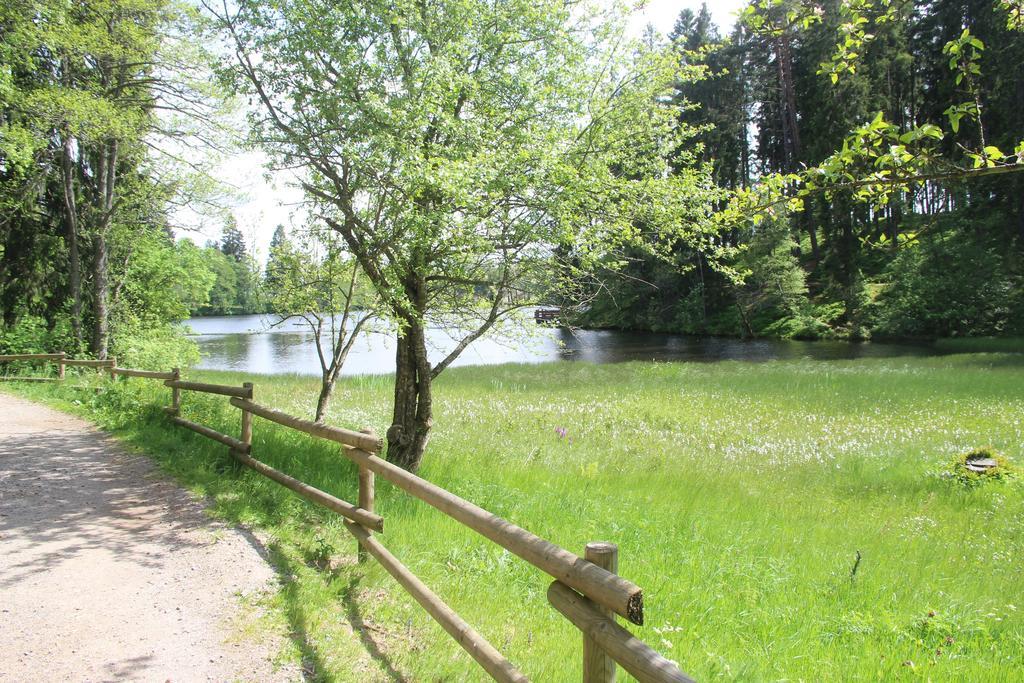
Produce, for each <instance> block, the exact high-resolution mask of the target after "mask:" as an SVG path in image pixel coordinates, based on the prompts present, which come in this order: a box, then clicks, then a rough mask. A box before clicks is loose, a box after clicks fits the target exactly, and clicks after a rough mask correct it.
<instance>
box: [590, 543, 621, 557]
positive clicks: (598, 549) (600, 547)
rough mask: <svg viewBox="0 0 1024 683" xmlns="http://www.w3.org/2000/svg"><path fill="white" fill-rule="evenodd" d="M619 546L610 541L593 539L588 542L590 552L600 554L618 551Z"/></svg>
mask: <svg viewBox="0 0 1024 683" xmlns="http://www.w3.org/2000/svg"><path fill="white" fill-rule="evenodd" d="M618 550H619V546H618V545H616V544H615V543H612V542H610V541H592V542H590V543H588V544H587V552H588V553H596V554H598V555H606V554H611V553H614V552H618Z"/></svg>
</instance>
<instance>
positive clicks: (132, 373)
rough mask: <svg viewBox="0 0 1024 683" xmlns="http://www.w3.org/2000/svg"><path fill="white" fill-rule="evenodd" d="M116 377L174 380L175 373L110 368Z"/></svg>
mask: <svg viewBox="0 0 1024 683" xmlns="http://www.w3.org/2000/svg"><path fill="white" fill-rule="evenodd" d="M110 372H111V373H112V374H114V375H124V376H125V377H148V378H149V379H174V373H173V372H155V371H153V370H130V369H128V368H110Z"/></svg>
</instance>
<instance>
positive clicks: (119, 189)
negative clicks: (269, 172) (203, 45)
mask: <svg viewBox="0 0 1024 683" xmlns="http://www.w3.org/2000/svg"><path fill="white" fill-rule="evenodd" d="M192 14H193V13H192V12H191V11H190V10H188V9H187V8H186V7H185V6H183V5H181V6H179V5H176V4H174V3H172V2H170V1H168V0H131V1H130V2H125V1H123V0H89V1H87V2H76V3H63V2H54V1H51V0H41V1H40V2H32V3H6V4H4V6H3V7H2V8H0V33H2V35H3V38H4V40H3V45H4V48H3V52H2V54H0V56H2V60H3V64H4V69H2V70H0V71H2V75H0V106H2V110H3V111H2V115H0V139H2V140H3V143H2V144H0V155H2V163H0V166H2V167H3V169H4V170H3V175H4V185H3V189H2V191H3V194H4V197H3V204H4V205H5V207H6V206H10V207H11V208H12V209H14V211H13V212H12V214H11V218H12V219H13V220H12V224H13V222H17V223H18V224H19V225H18V227H19V228H22V227H27V226H28V225H29V224H34V225H35V226H37V229H38V230H40V231H42V232H44V233H46V234H55V235H57V234H59V237H60V242H61V243H60V244H56V243H53V242H52V241H51V242H49V244H48V250H49V251H48V254H47V255H48V257H49V258H50V259H51V260H53V259H54V258H59V259H60V261H62V262H64V263H66V267H63V268H60V269H59V270H60V271H63V272H60V273H59V275H55V276H54V277H52V278H51V280H50V282H48V284H47V289H48V292H47V296H46V297H45V299H46V302H45V304H43V307H44V308H45V313H46V315H47V317H48V319H49V321H50V322H51V323H54V324H55V322H56V321H57V319H58V317H60V316H62V315H66V316H68V317H69V318H70V326H71V328H72V335H73V338H74V343H73V345H72V346H73V347H74V349H75V350H81V349H83V348H84V345H85V337H86V336H87V335H86V329H87V328H91V335H88V336H89V337H90V339H89V342H88V346H89V349H90V350H91V352H92V353H93V354H94V355H96V356H98V357H101V358H102V357H105V356H106V355H107V353H108V351H109V349H110V344H111V334H112V333H111V314H112V296H113V294H114V292H113V290H114V289H115V288H116V287H117V286H118V283H117V282H116V281H114V279H113V276H114V270H112V268H113V267H114V266H113V265H112V261H111V259H112V258H113V256H112V255H113V253H114V252H116V251H120V252H121V253H122V254H124V253H127V254H129V255H130V254H131V253H133V250H132V249H130V248H124V249H122V246H123V245H119V244H116V243H114V242H113V241H112V240H114V239H124V240H126V243H125V244H127V245H130V244H131V242H132V240H133V239H135V238H137V237H139V236H140V235H142V234H143V233H145V232H146V231H148V230H149V229H150V228H151V227H153V226H154V225H156V224H157V223H160V228H161V229H166V225H165V224H163V222H162V220H160V219H159V217H158V216H157V214H160V213H162V212H163V211H165V210H166V208H167V206H168V205H169V204H171V203H172V202H173V201H174V197H175V196H176V195H178V194H179V191H180V190H182V186H183V185H184V182H183V180H184V177H183V175H182V174H179V173H177V170H178V168H179V164H178V161H180V160H178V161H176V160H175V158H174V155H173V154H172V153H170V152H169V150H168V147H169V146H173V145H177V146H182V145H188V144H190V143H191V142H192V141H194V140H193V138H195V139H198V138H199V137H202V136H192V135H190V134H189V133H188V132H187V131H186V128H187V126H183V125H181V124H182V121H183V119H190V118H194V119H202V118H204V112H207V111H209V109H208V108H209V105H210V103H211V102H214V101H215V99H216V98H215V97H212V95H213V93H212V92H211V91H208V90H207V91H205V92H203V95H202V96H200V95H198V92H199V90H197V89H196V87H194V86H196V83H197V82H196V81H194V80H193V81H190V76H191V75H193V72H194V70H195V69H196V68H198V67H197V66H196V65H197V64H198V63H199V62H200V61H201V56H200V55H199V53H198V52H197V50H196V48H194V47H191V46H190V47H187V48H186V47H184V42H183V41H182V40H181V37H182V34H183V33H186V32H187V31H188V26H189V21H190V18H191V16H192ZM197 57H198V58H199V59H198V60H197V59H196V58H197ZM8 67H10V68H8ZM207 84H208V79H207ZM198 87H199V89H200V90H202V89H204V88H207V87H208V85H199V86H198ZM204 123H209V119H208V118H207V119H206V120H205V121H204ZM207 128H210V126H207ZM168 141H173V143H168ZM157 157H159V158H160V161H161V163H159V164H153V165H149V163H148V162H149V161H151V160H152V159H154V158H157ZM187 163H188V165H190V166H191V167H193V168H198V166H197V164H196V163H195V162H194V161H189V162H187ZM158 169H159V170H158ZM168 169H170V170H168ZM140 221H141V222H140ZM5 222H6V221H5ZM58 230H59V232H58ZM115 236H117V237H115ZM4 258H5V260H6V258H7V256H6V253H5V257H4ZM33 266H35V267H36V270H37V272H38V271H45V268H46V266H45V265H44V264H42V263H40V262H38V261H36V262H34V263H33ZM64 272H66V273H67V275H66V276H65V275H64ZM65 300H67V304H68V305H67V309H68V310H67V311H66V312H65V311H64V310H63V309H64V303H65ZM39 305H40V304H39V303H34V304H33V306H34V307H38V306H39ZM11 311H12V309H11V308H7V310H5V318H7V319H10V317H11V315H12V313H11Z"/></svg>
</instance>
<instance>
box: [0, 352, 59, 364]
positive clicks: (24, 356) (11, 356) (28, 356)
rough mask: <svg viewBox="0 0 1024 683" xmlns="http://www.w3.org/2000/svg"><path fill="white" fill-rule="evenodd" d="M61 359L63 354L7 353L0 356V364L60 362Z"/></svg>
mask: <svg viewBox="0 0 1024 683" xmlns="http://www.w3.org/2000/svg"><path fill="white" fill-rule="evenodd" d="M62 358H64V354H63V353H8V354H5V355H0V363H8V362H10V361H16V360H60V359H62Z"/></svg>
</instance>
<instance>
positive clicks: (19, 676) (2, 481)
mask: <svg viewBox="0 0 1024 683" xmlns="http://www.w3.org/2000/svg"><path fill="white" fill-rule="evenodd" d="M0 414H2V415H3V416H4V418H3V420H2V421H0V592H2V594H3V600H2V601H0V602H2V606H0V633H3V634H4V636H3V638H0V681H29V680H34V681H40V680H54V681H56V680H60V681H71V680H111V679H117V680H124V679H131V680H175V681H178V680H190V681H194V680H218V681H222V680H245V681H289V680H297V679H301V672H300V671H299V669H298V667H294V666H287V665H277V664H275V659H277V657H278V655H279V654H280V653H282V652H283V651H284V650H285V648H286V646H287V642H286V641H287V638H286V636H284V635H283V634H281V633H277V632H275V631H276V630H277V629H275V628H274V627H273V623H274V622H273V619H271V618H270V617H269V616H267V618H265V619H261V617H260V615H261V613H262V611H263V610H262V608H261V607H259V604H260V603H261V602H262V601H263V597H264V596H266V595H269V594H271V593H272V592H273V591H275V589H276V577H275V575H274V571H273V569H272V568H271V566H270V565H269V564H268V563H267V562H266V561H265V558H264V557H263V554H262V551H261V547H260V545H259V544H258V543H257V542H256V541H255V540H254V539H253V538H251V537H250V536H248V535H247V534H246V533H245V532H243V531H240V530H237V529H233V528H230V527H227V526H225V525H223V524H221V523H217V522H215V521H213V520H211V519H210V518H209V517H208V516H207V515H206V514H204V510H203V506H202V505H201V504H200V503H199V502H197V501H196V500H195V499H194V498H193V497H192V496H190V495H189V494H188V493H187V492H185V491H183V490H182V489H180V488H179V487H177V486H175V485H174V484H172V483H170V482H169V481H167V480H166V479H165V478H164V477H163V476H162V475H160V474H158V473H157V472H156V471H155V470H154V467H153V466H152V464H151V463H150V461H149V460H148V459H146V458H143V457H139V456H133V455H131V454H129V453H127V452H126V451H125V450H124V449H123V448H121V447H120V446H118V445H117V444H115V443H114V442H112V441H111V440H110V439H108V438H107V437H106V436H104V435H103V434H101V433H100V432H97V431H96V430H95V429H93V428H92V427H91V426H89V425H88V424H87V423H85V422H83V421H81V420H78V419H76V418H73V417H69V416H66V415H64V414H61V413H58V412H56V411H53V410H50V409H48V408H45V407H43V406H40V405H37V404H34V403H30V402H28V401H24V400H22V399H17V398H14V397H12V396H9V395H6V394H3V393H0ZM253 606H256V607H255V608H253Z"/></svg>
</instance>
